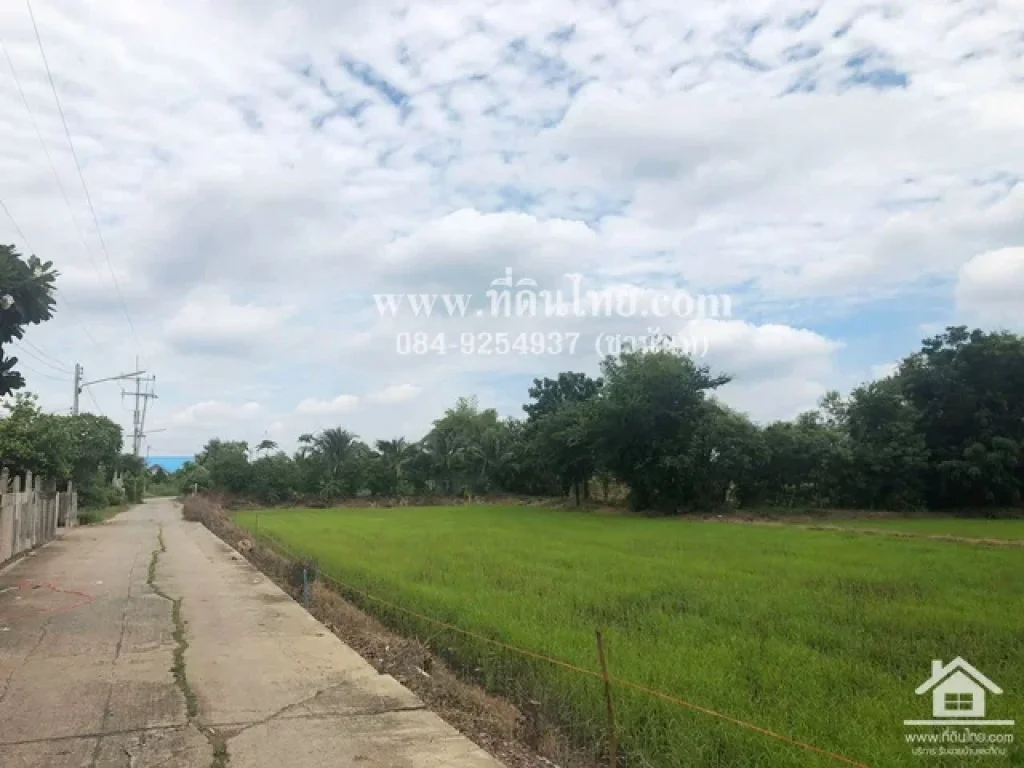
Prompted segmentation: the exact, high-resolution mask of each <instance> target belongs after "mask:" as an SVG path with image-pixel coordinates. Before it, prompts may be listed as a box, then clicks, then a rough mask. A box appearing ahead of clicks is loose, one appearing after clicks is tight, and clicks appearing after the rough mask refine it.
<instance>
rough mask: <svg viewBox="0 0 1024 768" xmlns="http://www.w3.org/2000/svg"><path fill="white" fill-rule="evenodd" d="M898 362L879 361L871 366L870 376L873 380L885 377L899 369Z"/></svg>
mask: <svg viewBox="0 0 1024 768" xmlns="http://www.w3.org/2000/svg"><path fill="white" fill-rule="evenodd" d="M899 367H900V364H899V363H879V364H878V365H872V366H871V378H872V379H874V380H878V379H887V378H889V377H890V376H892V375H893V374H894V373H896V371H898V370H899Z"/></svg>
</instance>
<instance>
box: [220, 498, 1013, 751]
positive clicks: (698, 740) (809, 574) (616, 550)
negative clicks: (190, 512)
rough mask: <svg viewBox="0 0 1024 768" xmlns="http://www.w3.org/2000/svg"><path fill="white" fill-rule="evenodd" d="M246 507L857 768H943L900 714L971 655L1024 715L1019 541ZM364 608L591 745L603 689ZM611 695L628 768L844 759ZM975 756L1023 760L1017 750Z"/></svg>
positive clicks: (381, 578) (262, 522) (281, 527)
mask: <svg viewBox="0 0 1024 768" xmlns="http://www.w3.org/2000/svg"><path fill="white" fill-rule="evenodd" d="M257 515H258V520H259V522H258V527H259V531H260V533H261V536H269V537H272V538H274V539H277V540H278V541H280V542H281V543H283V544H285V545H286V546H287V547H289V548H291V549H293V550H295V551H298V552H301V553H302V554H303V555H305V556H310V557H313V558H315V559H316V560H317V561H318V562H319V564H320V567H321V569H322V570H323V571H324V572H325V573H327V574H330V575H332V576H334V577H336V578H339V579H342V580H344V581H345V582H347V583H349V584H351V585H353V586H355V587H357V588H359V589H361V590H365V591H368V592H371V593H373V594H375V595H377V596H379V597H381V598H384V599H386V600H389V601H393V602H395V603H397V604H400V605H402V606H406V607H408V608H409V609H412V610H415V611H419V612H422V613H424V614H428V615H430V616H433V617H436V618H437V619H440V620H443V621H447V622H451V623H453V624H456V625H458V626H460V627H463V628H465V629H467V630H471V631H473V632H477V633H480V634H483V635H486V636H488V637H491V638H495V639H498V640H501V641H503V642H506V643H511V644H515V645H517V646H521V647H523V648H526V649H529V650H531V651H536V652H539V653H544V654H548V655H551V656H554V657H557V658H559V659H563V660H566V661H568V662H571V663H573V664H577V665H579V666H582V667H585V668H587V669H591V670H596V669H598V663H597V658H596V653H595V642H594V629H595V627H601V628H602V630H603V631H604V632H605V637H606V645H607V651H608V661H609V666H610V671H611V673H612V674H613V675H615V676H617V677H620V678H624V679H628V680H632V681H635V682H637V683H640V684H643V685H646V686H649V687H652V688H656V689H658V690H660V691H664V692H666V693H668V694H671V695H673V696H676V697H679V698H682V699H685V700H687V701H690V702H693V703H695V704H698V705H700V706H703V707H708V708H712V709H715V710H717V711H720V712H723V713H726V714H728V715H730V716H732V717H735V718H739V719H742V720H745V721H749V722H751V723H754V724H756V725H758V726H761V727H763V728H768V729H771V730H773V731H777V732H779V733H782V734H785V735H786V736H789V737H791V738H794V739H798V740H801V741H804V742H808V743H810V744H813V745H815V746H817V747H820V748H822V749H826V750H829V751H833V752H837V753H841V754H843V755H845V756H847V757H849V758H851V759H853V760H856V761H858V762H860V763H864V764H868V765H872V766H902V765H907V766H921V765H951V764H954V763H950V762H949V758H925V757H918V756H912V755H911V750H910V747H909V746H908V745H907V743H906V741H905V738H904V734H905V733H906V732H907V728H906V727H905V726H904V725H903V720H904V719H922V718H928V717H930V716H931V702H930V698H929V697H927V696H923V697H918V696H916V695H915V694H914V688H915V687H917V686H918V685H919V684H920V683H921V682H923V681H924V680H925V679H926V678H927V677H928V675H929V672H930V664H931V660H932V659H942V660H943V661H944V662H945V661H948V660H950V659H952V658H953V657H955V656H957V655H960V656H963V657H965V658H966V659H967V660H968V661H970V662H971V663H973V664H974V665H975V666H977V667H978V668H979V669H981V670H982V671H983V672H984V673H985V674H986V675H988V676H989V677H990V678H991V679H993V680H994V681H996V682H997V683H998V684H999V685H1000V686H1002V688H1003V690H1004V691H1005V693H1004V695H1002V696H990V703H989V715H990V716H994V717H999V718H1016V719H1017V720H1018V722H1020V721H1024V610H1022V607H1024V552H1022V551H1021V550H1020V549H1015V548H1005V549H1004V548H993V547H983V546H973V545H965V544H955V543H947V542H939V541H929V540H925V539H912V538H896V537H884V536H864V535H861V534H856V533H849V534H847V533H843V532H834V531H812V530H805V529H801V528H798V527H793V526H753V525H725V524H706V523H699V522H688V521H680V520H672V519H659V520H641V519H635V518H626V517H617V516H601V515H593V514H584V513H573V512H564V511H555V510H549V509H539V508H526V507H496V506H477V507H455V508H439V507H432V508H419V509H414V508H399V509H349V510H275V511H270V512H268V511H264V512H259V513H256V512H243V513H239V514H238V515H237V517H236V520H237V521H238V522H239V523H241V524H242V525H245V526H246V527H248V528H250V529H253V528H255V527H256V520H257ZM975 524H977V525H984V523H982V522H980V521H977V522H976V523H975ZM357 601H358V599H357ZM362 604H363V605H364V606H365V607H367V608H369V609H371V610H373V611H374V612H375V613H377V614H378V615H381V616H382V618H384V620H385V621H387V622H389V623H391V624H393V625H397V626H398V627H399V628H401V629H403V630H406V631H409V632H416V633H418V634H419V635H420V636H422V637H427V638H430V640H431V644H432V646H433V647H435V648H438V649H439V650H440V651H441V652H442V653H444V654H445V655H446V656H448V657H449V658H452V657H454V658H456V659H458V660H459V661H460V662H461V663H462V664H463V665H464V667H465V668H467V669H470V670H475V671H476V673H477V676H478V678H480V677H482V678H483V682H484V683H485V684H486V685H488V686H489V687H491V688H493V689H498V690H501V691H503V692H505V693H507V694H509V695H511V696H512V697H513V698H518V697H523V696H530V697H533V698H536V699H537V700H539V701H541V702H542V703H543V706H544V707H545V708H546V709H547V710H548V711H549V712H552V713H554V715H555V716H556V717H558V718H559V719H561V720H563V721H569V722H572V723H573V724H574V726H575V727H574V729H573V731H574V733H575V734H576V735H577V736H579V737H581V738H585V739H591V740H596V739H599V738H601V734H602V730H601V728H602V724H603V723H604V718H605V714H604V701H603V699H602V696H601V687H600V685H599V683H598V682H597V681H593V680H591V679H588V678H585V677H582V676H580V675H578V674H575V673H572V672H570V671H567V670H563V669H560V668H558V667H554V666H551V665H549V664H546V663H544V662H541V661H537V660H535V659H530V658H527V657H519V656H516V655H513V654H510V653H507V652H503V651H500V650H496V649H494V648H492V647H490V646H487V645H486V644H484V643H481V642H480V641H476V640H473V639H471V638H466V637H463V636H459V635H456V634H455V633H452V632H448V631H444V630H439V629H438V628H437V627H432V626H428V625H426V624H424V623H422V622H419V621H418V620H415V619H411V618H409V617H408V616H404V615H402V614H399V613H397V612H394V611H392V610H390V609H387V608H386V607H383V606H381V605H379V604H374V603H372V602H365V601H364V602H362ZM614 695H615V706H616V713H617V720H618V729H619V740H620V743H621V744H622V745H623V750H624V752H625V753H626V755H627V756H628V757H629V758H630V761H629V762H627V763H626V765H628V766H630V768H632V767H633V766H658V767H659V768H661V767H662V766H672V767H675V766H723V767H725V766H825V765H841V764H842V763H840V762H837V761H835V760H834V759H832V758H828V757H824V756H821V755H817V754H814V753H810V752H806V751H803V750H801V749H798V748H796V747H793V746H791V745H787V744H784V743H780V742H778V741H775V740H773V739H771V738H767V737H765V736H763V735H761V734H758V733H755V732H752V731H749V730H747V729H744V728H742V727H740V726H737V725H735V724H733V723H729V722H724V721H721V720H718V719H715V718H714V717H712V716H710V715H707V714H704V713H701V712H697V711H693V710H687V709H684V708H681V707H678V706H676V705H673V704H670V703H667V702H663V701H660V700H658V699H654V698H651V697H649V696H647V695H644V694H640V693H636V692H632V691H630V690H629V689H624V688H621V687H616V688H615V690H614ZM1018 741H1019V739H1018ZM982 762H983V763H984V764H985V765H987V766H1004V765H1021V764H1024V751H1022V750H1021V747H1020V745H1019V744H1017V745H1014V746H1013V747H1011V754H1010V755H1009V756H1008V757H1002V758H1000V757H986V758H984V759H983V760H982ZM620 764H622V763H621V762H620Z"/></svg>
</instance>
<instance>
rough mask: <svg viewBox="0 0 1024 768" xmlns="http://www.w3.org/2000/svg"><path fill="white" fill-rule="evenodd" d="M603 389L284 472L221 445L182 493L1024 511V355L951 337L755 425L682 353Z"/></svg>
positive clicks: (613, 369)
mask: <svg viewBox="0 0 1024 768" xmlns="http://www.w3.org/2000/svg"><path fill="white" fill-rule="evenodd" d="M601 373H602V376H601V377H600V378H591V377H588V376H586V375H585V374H582V373H572V372H567V373H561V374H559V375H558V376H557V378H555V379H548V378H545V379H537V380H535V381H534V384H533V386H532V387H531V388H530V390H529V402H527V403H526V404H525V405H524V406H523V409H524V411H525V417H524V418H520V419H516V418H506V419H502V418H499V416H498V414H497V412H496V411H494V410H492V409H481V408H479V407H478V405H477V403H476V401H475V399H472V398H463V399H460V400H459V401H458V402H457V403H456V404H455V405H454V406H453V407H452V408H450V409H448V410H447V411H445V413H444V415H443V416H441V417H440V418H439V419H437V420H436V421H435V422H434V423H433V428H432V429H431V430H430V432H429V433H428V434H427V435H426V437H424V438H423V439H422V440H419V441H415V442H413V441H408V440H406V439H404V438H396V439H393V440H379V441H377V442H376V443H375V444H374V445H373V446H372V447H371V446H370V445H367V444H366V443H364V442H362V441H360V440H359V439H358V437H357V436H355V435H353V434H352V433H351V432H349V431H347V430H346V429H344V428H341V427H332V428H329V429H324V430H323V431H321V432H319V433H316V434H307V435H303V436H302V437H300V439H299V442H300V448H299V450H298V451H297V452H296V453H295V454H294V455H293V456H288V455H286V454H285V453H283V452H280V451H277V446H276V445H275V444H274V443H273V442H271V441H264V442H262V443H260V444H259V445H258V446H255V447H254V448H250V446H248V445H247V444H246V443H243V442H225V441H221V440H217V439H214V440H211V441H210V442H209V443H208V444H207V445H206V447H205V448H204V449H203V451H202V452H201V453H200V454H198V455H197V456H196V457H195V461H192V462H187V463H186V464H185V466H184V467H182V469H181V470H179V471H178V472H176V473H174V475H173V476H172V477H173V479H174V480H175V482H177V483H178V484H179V486H180V488H181V489H182V490H186V489H189V490H190V489H192V488H193V487H194V486H199V487H200V488H209V489H216V490H222V491H227V492H232V493H237V494H243V495H247V496H251V497H255V498H257V499H259V500H261V501H265V502H271V503H277V502H282V501H288V500H295V499H298V498H303V497H305V498H309V497H311V496H319V497H322V498H324V499H340V498H346V497H356V496H381V497H394V496H400V495H425V494H438V495H456V494H473V495H480V494H489V493H502V492H504V493H513V494H526V495H538V496H554V495H562V496H568V497H570V498H575V499H576V501H577V502H580V501H582V500H585V499H587V498H607V496H608V493H609V489H611V488H617V489H624V491H625V494H626V498H627V499H628V501H629V504H630V506H631V507H633V508H634V509H637V510H647V511H650V512H652V513H655V514H676V513H680V512H688V511H706V510H716V509H722V508H728V507H733V508H743V507H766V506H772V507H818V508H825V507H831V508H860V509H891V510H912V509H933V510H961V509H986V508H987V509H994V508H1001V507H1015V506H1020V505H1021V504H1022V492H1024V338H1022V337H1021V336H1018V335H1015V334H1011V333H1006V332H999V333H985V332H982V331H980V330H975V331H968V329H967V328H965V327H951V328H948V329H947V330H946V332H945V333H943V334H940V335H937V336H935V337H934V338H931V339H926V340H925V341H924V342H923V344H922V347H921V350H920V351H919V352H916V353H914V354H911V355H909V356H908V357H906V358H905V359H904V360H903V361H902V362H901V363H900V364H899V366H898V368H897V370H896V372H895V373H893V374H892V375H891V376H889V377H887V378H885V379H882V380H878V381H873V382H870V383H867V384H864V385H862V386H860V387H857V388H856V389H854V390H853V391H852V392H851V393H850V394H849V395H848V396H846V397H842V396H841V395H840V394H839V393H838V392H830V393H828V394H827V395H826V396H825V397H823V398H822V400H821V402H820V405H819V408H818V409H816V410H813V411H808V412H806V413H803V414H800V415H799V416H798V417H797V418H796V419H794V420H793V421H780V422H775V423H772V424H768V425H763V426H762V425H758V424H755V423H754V422H753V421H751V420H750V419H749V418H748V417H747V416H745V415H743V414H741V413H738V412H736V411H734V410H732V409H731V408H729V407H728V406H726V405H724V404H723V403H721V402H719V401H718V400H717V399H716V398H715V397H714V392H715V390H716V389H718V388H719V387H721V386H722V385H724V384H726V383H727V382H728V381H729V380H730V378H729V377H728V376H726V375H719V374H716V373H714V372H712V371H711V370H709V368H708V367H706V366H698V365H697V364H695V363H694V361H693V360H692V359H691V358H689V357H686V356H684V355H681V354H679V353H678V352H676V351H673V350H671V349H653V350H651V349H647V350H639V351H624V352H622V353H621V354H620V355H618V356H616V357H608V358H606V359H605V361H604V362H603V363H602V366H601Z"/></svg>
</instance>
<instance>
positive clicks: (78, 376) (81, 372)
mask: <svg viewBox="0 0 1024 768" xmlns="http://www.w3.org/2000/svg"><path fill="white" fill-rule="evenodd" d="M135 362H136V366H135V367H136V368H138V367H139V366H138V362H139V361H138V359H136V360H135ZM144 373H145V371H135V372H134V373H122V374H119V375H117V376H107V378H105V379H94V380H93V381H82V378H83V377H84V376H85V369H84V368H83V367H82V366H81V365H79V364H78V363H75V397H74V400H73V401H72V402H73V405H72V407H71V413H72V414H73V415H75V416H77V415H78V397H79V395H81V394H82V392H83V391H84V390H85V388H86V387H91V386H92V385H93V384H99V383H100V382H104V381H117V380H119V379H130V378H132V377H135V376H141V375H142V374H144Z"/></svg>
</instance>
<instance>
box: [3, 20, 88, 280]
mask: <svg viewBox="0 0 1024 768" xmlns="http://www.w3.org/2000/svg"><path fill="white" fill-rule="evenodd" d="M0 49H3V52H4V57H5V58H6V59H7V67H8V69H10V70H11V77H13V78H14V85H15V87H16V88H17V89H18V95H19V96H21V103H22V104H23V105H24V106H25V111H26V112H28V119H29V120H30V121H31V122H32V127H33V128H34V129H35V132H36V138H37V139H39V145H40V146H41V147H42V148H43V154H44V155H46V162H47V163H49V165H50V170H51V171H52V172H53V178H54V181H56V182H57V187H58V188H59V189H60V194H61V197H63V198H64V205H65V206H67V209H68V214H69V215H70V216H71V223H72V224H74V225H75V230H76V231H77V232H78V239H79V240H80V241H81V243H82V248H83V249H85V254H86V256H88V257H89V263H90V264H92V268H93V271H94V272H95V273H96V276H97V277H99V278H100V279H102V277H103V276H102V275H101V274H100V268H99V267H98V266H97V265H96V258H95V257H94V256H93V255H92V249H91V248H90V247H89V241H88V240H87V239H86V237H85V233H84V232H83V231H82V227H81V225H80V224H79V223H78V217H77V216H75V209H74V206H73V205H71V198H70V197H68V191H67V189H66V188H65V186H64V182H62V181H61V180H60V174H59V173H58V172H57V165H56V164H55V163H54V162H53V155H51V154H50V149H49V147H47V146H46V139H44V138H43V132H42V131H41V130H40V129H39V123H38V121H37V120H36V115H35V112H33V111H32V105H31V104H29V103H28V97H27V96H26V95H25V89H24V88H22V87H21V78H20V77H18V70H17V68H15V66H14V60H13V59H12V58H11V54H10V51H8V50H7V45H6V44H5V43H4V41H3V40H2V39H0ZM8 215H10V214H9V213H8ZM18 232H19V234H20V235H21V239H22V240H26V242H27V239H26V237H25V234H24V233H23V232H21V230H19V231H18ZM29 250H31V249H29Z"/></svg>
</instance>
